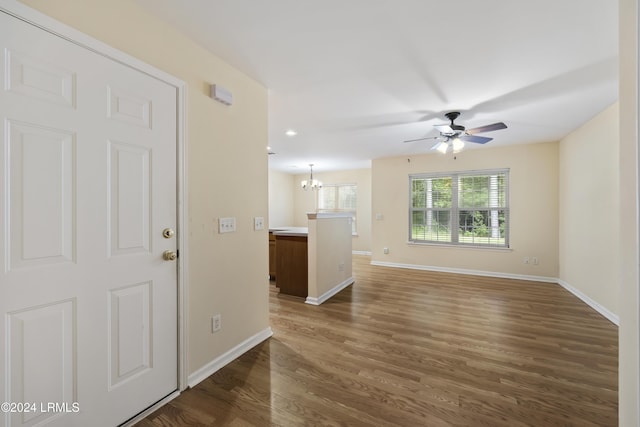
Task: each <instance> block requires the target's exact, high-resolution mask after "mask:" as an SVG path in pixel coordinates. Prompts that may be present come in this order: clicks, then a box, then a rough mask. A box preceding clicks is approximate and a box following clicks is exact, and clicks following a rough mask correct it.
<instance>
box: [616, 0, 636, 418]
mask: <svg viewBox="0 0 640 427" xmlns="http://www.w3.org/2000/svg"><path fill="white" fill-rule="evenodd" d="M618 5H619V13H620V164H619V171H620V226H621V231H620V246H619V248H620V299H619V311H620V330H619V358H620V360H619V363H620V369H619V404H620V406H619V408H620V418H619V424H620V426H633V427H637V426H639V425H640V413H639V410H640V409H639V407H640V395H639V388H640V372H639V368H640V354H639V349H640V321H639V319H638V308H639V305H640V304H639V302H638V301H639V296H640V293H639V292H638V279H639V278H638V256H639V255H640V254H639V253H638V210H637V202H638V175H637V172H638V114H640V112H639V111H638V0H620V1H619V2H618Z"/></svg>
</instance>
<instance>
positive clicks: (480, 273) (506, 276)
mask: <svg viewBox="0 0 640 427" xmlns="http://www.w3.org/2000/svg"><path fill="white" fill-rule="evenodd" d="M371 265H378V266H381V267H393V268H409V269H412V270H425V271H438V272H440V273H455V274H468V275H471V276H486V277H500V278H503V279H518V280H531V281H534V282H545V283H558V279H556V278H555V277H546V276H530V275H527V274H513V273H502V272H498V271H483V270H468V269H464V268H449V267H434V266H430V265H416V264H398V263H395V262H382V261H371Z"/></svg>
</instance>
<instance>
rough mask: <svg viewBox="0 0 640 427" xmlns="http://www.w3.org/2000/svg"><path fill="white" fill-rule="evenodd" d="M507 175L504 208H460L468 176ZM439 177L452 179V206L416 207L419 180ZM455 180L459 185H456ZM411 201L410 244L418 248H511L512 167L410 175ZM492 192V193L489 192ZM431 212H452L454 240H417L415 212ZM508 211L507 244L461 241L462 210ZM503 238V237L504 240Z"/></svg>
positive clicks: (451, 234) (506, 222) (451, 235)
mask: <svg viewBox="0 0 640 427" xmlns="http://www.w3.org/2000/svg"><path fill="white" fill-rule="evenodd" d="M499 175H503V176H504V205H503V206H497V207H481V206H472V207H461V206H460V200H459V199H460V197H459V196H460V190H459V183H460V180H461V178H464V177H491V176H499ZM438 178H440V179H441V178H451V180H452V182H451V206H450V207H448V208H441V207H437V208H433V207H432V208H428V207H424V208H415V207H414V206H413V202H414V200H413V182H414V180H416V179H438ZM454 180H455V183H454ZM408 182H409V201H408V213H409V218H408V236H409V243H411V244H418V245H438V246H456V247H467V248H484V249H510V239H509V237H510V228H511V215H510V209H511V208H510V201H509V199H510V197H509V193H510V170H509V169H508V168H503V169H486V170H470V171H454V172H434V173H417V174H410V175H409V180H408ZM489 191H490V190H489ZM498 200H500V194H498ZM429 210H430V211H431V212H449V228H450V230H449V235H450V239H449V240H447V241H442V240H426V239H417V238H414V234H413V229H414V224H413V220H414V213H415V212H424V213H425V215H426V214H427V212H428V211H429ZM480 210H487V211H492V210H493V211H504V218H503V223H504V243H503V244H496V243H479V242H473V241H472V242H465V241H461V239H460V215H461V212H462V211H480ZM501 238H502V237H501Z"/></svg>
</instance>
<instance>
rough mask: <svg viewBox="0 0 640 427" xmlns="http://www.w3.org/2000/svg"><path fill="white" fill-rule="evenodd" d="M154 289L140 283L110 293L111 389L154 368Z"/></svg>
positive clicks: (147, 284) (149, 285)
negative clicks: (152, 299) (152, 330)
mask: <svg viewBox="0 0 640 427" xmlns="http://www.w3.org/2000/svg"><path fill="white" fill-rule="evenodd" d="M151 288H152V283H151V282H146V283H139V284H135V285H131V286H127V287H124V288H120V289H115V290H112V291H110V292H109V311H108V312H109V329H110V332H109V357H110V364H109V372H110V374H109V387H110V388H113V387H116V386H118V385H120V384H121V383H123V382H126V381H127V380H129V379H130V378H133V377H135V376H137V375H138V374H140V373H142V372H144V371H146V370H148V369H151V363H152V362H151V361H152V356H153V355H152V351H151V349H152V348H153V347H152V335H151V318H152V313H151V292H152V291H151Z"/></svg>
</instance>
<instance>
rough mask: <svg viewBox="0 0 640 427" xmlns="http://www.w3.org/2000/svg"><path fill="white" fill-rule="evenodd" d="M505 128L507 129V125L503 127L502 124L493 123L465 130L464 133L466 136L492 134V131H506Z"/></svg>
mask: <svg viewBox="0 0 640 427" xmlns="http://www.w3.org/2000/svg"><path fill="white" fill-rule="evenodd" d="M506 128H507V125H505V124H504V123H502V122H498V123H493V124H491V125H486V126H480V127H477V128H473V129H467V131H466V132H465V133H466V134H468V135H473V134H476V133H483V132H492V131H494V130H500V129H506Z"/></svg>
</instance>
